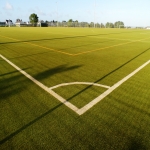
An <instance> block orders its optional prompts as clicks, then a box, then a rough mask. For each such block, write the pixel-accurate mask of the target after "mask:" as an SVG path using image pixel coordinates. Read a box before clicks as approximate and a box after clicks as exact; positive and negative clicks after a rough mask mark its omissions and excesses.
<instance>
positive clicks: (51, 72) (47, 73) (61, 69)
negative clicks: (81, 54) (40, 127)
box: [0, 65, 82, 144]
mask: <svg viewBox="0 0 150 150" xmlns="http://www.w3.org/2000/svg"><path fill="white" fill-rule="evenodd" d="M81 66H82V65H76V66H70V67H67V66H66V65H61V66H58V67H55V68H52V69H49V70H46V71H44V72H42V73H39V74H38V75H36V76H35V78H38V79H43V78H46V77H49V76H52V75H54V74H57V73H60V72H64V71H69V70H72V69H77V68H79V67H81ZM19 76H22V75H19ZM19 76H15V77H13V78H9V81H10V82H11V81H16V79H18V77H19ZM9 81H8V82H9ZM4 82H5V81H4ZM12 86H13V84H12ZM8 87H10V85H9V86H8ZM3 88H4V87H3ZM6 88H7V87H6ZM22 89H24V88H22ZM17 91H19V89H15V91H12V92H11V93H4V95H5V96H10V94H14V92H15V94H16V92H17ZM4 95H3V96H4ZM5 98H6V97H5ZM62 105H63V103H60V104H58V105H57V106H55V107H53V108H52V109H50V110H48V111H47V112H45V113H44V114H42V115H41V116H39V117H37V118H36V119H34V120H32V121H31V122H29V123H27V124H26V125H25V126H23V127H22V128H20V129H18V130H17V131H15V132H13V133H12V134H10V135H9V136H7V137H6V138H4V139H3V140H1V141H0V144H3V143H5V142H7V141H8V140H10V139H11V138H13V137H14V136H15V135H17V134H18V133H20V132H21V131H23V130H25V129H26V128H27V127H29V126H31V125H32V124H34V123H35V122H37V121H38V120H40V119H42V118H43V117H45V116H46V115H48V114H49V113H51V112H53V111H54V110H56V109H57V108H59V107H60V106H62Z"/></svg>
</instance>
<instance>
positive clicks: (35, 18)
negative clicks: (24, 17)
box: [29, 13, 39, 26]
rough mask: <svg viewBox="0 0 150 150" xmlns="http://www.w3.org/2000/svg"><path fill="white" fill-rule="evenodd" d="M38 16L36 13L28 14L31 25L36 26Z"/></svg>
mask: <svg viewBox="0 0 150 150" xmlns="http://www.w3.org/2000/svg"><path fill="white" fill-rule="evenodd" d="M38 18H39V17H38V16H37V14H34V13H33V14H31V15H30V16H29V20H30V23H31V24H32V25H33V26H36V25H37V22H38Z"/></svg>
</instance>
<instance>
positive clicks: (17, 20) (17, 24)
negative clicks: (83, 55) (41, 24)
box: [15, 19, 31, 27]
mask: <svg viewBox="0 0 150 150" xmlns="http://www.w3.org/2000/svg"><path fill="white" fill-rule="evenodd" d="M15 24H16V26H17V27H27V26H31V23H29V22H23V21H22V19H16V23H15Z"/></svg>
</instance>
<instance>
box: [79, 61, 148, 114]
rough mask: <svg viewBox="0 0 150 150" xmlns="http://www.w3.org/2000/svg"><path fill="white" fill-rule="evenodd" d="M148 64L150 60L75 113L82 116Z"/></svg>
mask: <svg viewBox="0 0 150 150" xmlns="http://www.w3.org/2000/svg"><path fill="white" fill-rule="evenodd" d="M149 63H150V60H149V61H147V62H146V63H144V64H143V65H142V66H140V67H139V68H137V69H136V70H134V71H133V72H132V73H130V74H129V75H127V76H126V77H124V78H123V79H122V80H120V81H119V82H117V83H116V84H114V85H113V86H112V87H110V88H109V89H108V90H107V91H105V92H104V93H103V94H101V95H100V96H98V97H97V98H95V99H94V100H93V101H91V102H90V103H88V104H87V105H85V106H84V107H82V108H81V109H79V110H78V111H77V113H78V114H79V115H82V114H83V113H85V112H86V111H87V110H89V109H90V108H91V107H93V106H94V105H95V104H97V103H98V102H100V101H101V100H102V99H103V98H105V97H106V96H107V95H108V94H110V93H111V92H112V91H113V90H115V89H116V88H117V87H119V86H120V85H121V84H123V83H124V82H125V81H127V80H128V79H129V78H131V77H132V76H133V75H135V74H136V73H137V72H139V71H140V70H141V69H143V68H144V67H145V66H146V65H148V64H149Z"/></svg>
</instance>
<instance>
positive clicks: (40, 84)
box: [0, 54, 78, 112]
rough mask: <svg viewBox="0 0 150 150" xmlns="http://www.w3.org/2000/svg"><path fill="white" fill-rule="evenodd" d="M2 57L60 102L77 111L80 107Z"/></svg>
mask: <svg viewBox="0 0 150 150" xmlns="http://www.w3.org/2000/svg"><path fill="white" fill-rule="evenodd" d="M0 57H1V58H2V59H4V60H5V61H6V62H8V63H9V64H10V65H11V66H13V67H14V68H15V69H17V70H18V71H19V72H21V73H22V74H23V75H25V76H26V77H27V78H28V79H30V80H32V81H33V82H34V83H35V84H37V85H38V86H39V87H41V88H42V89H44V90H45V91H47V92H48V93H49V94H51V95H52V96H54V97H55V98H56V99H58V100H59V101H60V102H62V103H63V104H65V105H66V106H68V107H69V108H70V109H72V110H73V111H75V112H76V111H77V110H78V108H77V107H76V106H74V105H73V104H71V103H70V102H68V101H66V100H65V99H64V98H62V97H61V96H60V95H58V94H57V93H55V92H54V91H52V90H51V89H49V88H48V87H46V86H45V85H43V84H42V83H41V82H39V81H38V80H36V79H35V78H33V77H32V76H30V75H29V74H28V73H26V72H25V71H23V70H22V69H20V68H19V67H18V66H16V65H15V64H13V63H12V62H11V61H9V60H8V59H6V58H5V57H4V56H2V55H1V54H0Z"/></svg>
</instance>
